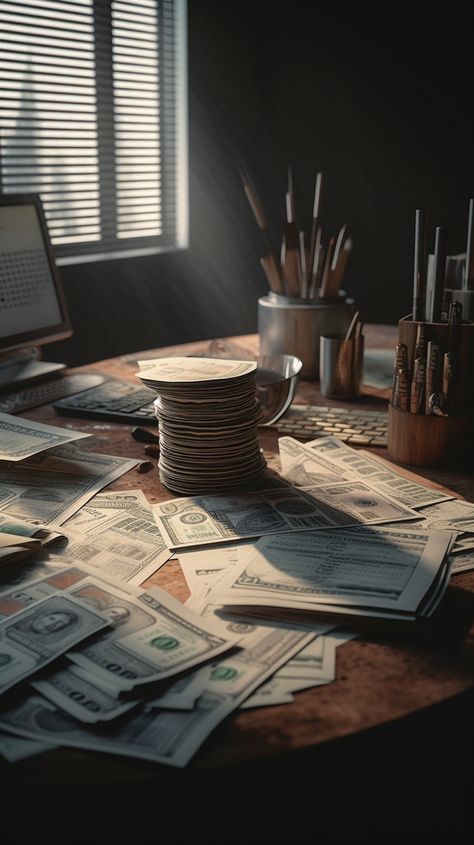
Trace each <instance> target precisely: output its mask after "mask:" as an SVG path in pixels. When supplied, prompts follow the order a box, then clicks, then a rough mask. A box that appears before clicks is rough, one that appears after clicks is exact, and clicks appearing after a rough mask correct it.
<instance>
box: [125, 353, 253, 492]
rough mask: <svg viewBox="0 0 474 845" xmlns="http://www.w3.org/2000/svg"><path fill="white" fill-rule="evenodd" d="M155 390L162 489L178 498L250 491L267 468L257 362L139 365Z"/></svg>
mask: <svg viewBox="0 0 474 845" xmlns="http://www.w3.org/2000/svg"><path fill="white" fill-rule="evenodd" d="M138 363H139V366H140V372H139V373H138V375H139V377H140V378H141V380H142V381H143V383H144V384H145V385H146V386H147V387H151V388H153V389H154V390H156V391H157V393H158V394H159V398H158V399H157V400H156V402H155V408H156V414H157V418H158V422H159V428H160V461H159V464H158V467H159V472H160V478H161V481H162V482H163V484H164V485H165V486H166V487H168V488H169V489H170V490H173V491H175V492H177V493H185V494H188V495H192V494H194V493H205V492H216V491H225V490H235V489H240V488H243V487H249V486H251V485H252V484H254V483H255V482H256V481H258V479H259V478H260V477H261V476H262V474H263V473H264V471H265V469H266V462H265V459H264V457H263V453H262V450H261V448H260V444H259V439H258V420H259V417H260V406H259V403H258V400H257V398H256V384H255V371H256V369H257V365H256V363H255V362H254V361H232V360H222V359H214V358H192V357H189V358H186V357H184V358H158V359H156V360H152V361H139V362H138Z"/></svg>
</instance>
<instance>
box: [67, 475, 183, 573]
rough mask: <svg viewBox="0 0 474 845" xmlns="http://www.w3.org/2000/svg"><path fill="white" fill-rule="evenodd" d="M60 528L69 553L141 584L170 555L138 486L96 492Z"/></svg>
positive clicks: (72, 556)
mask: <svg viewBox="0 0 474 845" xmlns="http://www.w3.org/2000/svg"><path fill="white" fill-rule="evenodd" d="M62 530H63V531H64V533H65V534H66V535H67V536H68V538H69V544H68V550H67V551H68V555H69V557H70V558H73V559H75V560H76V562H77V563H78V564H79V565H80V564H81V562H84V561H85V562H87V563H89V565H91V566H93V567H95V568H97V570H98V571H99V573H100V572H101V571H104V572H107V573H109V574H111V575H113V576H114V577H115V578H117V579H118V580H123V581H124V582H126V583H129V584H135V585H138V584H141V583H142V582H143V581H144V580H146V578H148V577H149V576H150V575H152V574H153V573H154V572H156V571H157V570H158V569H159V568H160V567H161V566H163V564H164V563H166V561H167V560H168V559H169V558H170V557H171V552H170V551H169V549H168V548H167V546H166V545H165V542H164V540H163V537H162V536H161V533H160V529H159V528H158V525H157V523H156V521H155V518H154V516H153V509H152V507H151V505H150V504H149V503H148V501H147V499H146V497H145V496H144V494H143V493H142V491H141V490H126V491H110V492H108V493H98V494H97V495H95V496H94V497H93V498H92V499H91V500H90V501H89V502H88V503H87V504H86V505H84V506H83V507H82V508H81V509H80V510H79V511H78V512H77V513H76V514H74V515H73V516H72V517H70V518H69V519H68V520H66V522H64V523H63V526H62Z"/></svg>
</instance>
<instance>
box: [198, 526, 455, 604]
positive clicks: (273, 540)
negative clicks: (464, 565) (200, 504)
mask: <svg viewBox="0 0 474 845" xmlns="http://www.w3.org/2000/svg"><path fill="white" fill-rule="evenodd" d="M452 542H453V535H449V534H447V533H445V532H441V531H438V532H433V531H430V532H421V531H410V530H409V529H406V530H405V531H402V530H400V529H392V528H390V527H388V526H370V527H369V526H363V527H360V528H357V529H349V528H340V529H338V530H337V531H313V532H311V533H310V532H304V533H299V534H297V533H293V534H285V535H278V536H277V535H275V536H270V537H262V538H261V539H260V540H259V541H258V542H257V543H256V549H255V552H254V553H253V554H252V555H250V556H249V557H247V558H246V559H245V560H244V563H243V565H239V566H238V567H234V568H233V569H232V570H230V572H229V574H228V576H222V578H221V579H220V580H219V581H218V582H217V585H216V586H215V587H214V589H213V590H212V591H211V593H210V600H211V599H214V601H216V602H217V601H219V602H220V603H221V604H224V605H226V606H227V605H229V606H239V607H244V606H245V607H247V606H249V607H250V606H259V607H260V609H261V611H263V609H264V608H289V609H293V610H295V609H299V610H311V609H313V610H319V611H323V612H324V611H325V612H331V613H335V612H337V613H346V614H348V615H354V616H356V615H360V614H363V615H364V616H371V615H374V616H388V617H392V618H393V617H394V618H407V619H408V618H417V617H418V615H424V614H426V613H428V612H432V609H434V607H435V606H436V604H437V602H438V601H439V600H440V598H441V596H442V594H443V592H444V590H445V588H446V584H447V577H448V574H449V567H448V565H447V554H448V552H449V548H450V545H451V544H452Z"/></svg>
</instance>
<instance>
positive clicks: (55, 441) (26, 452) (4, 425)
mask: <svg viewBox="0 0 474 845" xmlns="http://www.w3.org/2000/svg"><path fill="white" fill-rule="evenodd" d="M83 437H90V434H84V433H83V432H81V431H72V429H70V428H59V427H58V426H55V425H44V423H39V422H36V421H35V420H27V419H22V418H19V417H17V416H15V415H14V414H2V413H0V443H1V445H0V460H1V461H22V460H24V459H25V458H29V457H31V455H36V454H37V453H38V452H43V451H44V450H45V449H52V448H53V447H54V446H61V445H63V444H64V443H70V442H71V440H80V439H81V438H83Z"/></svg>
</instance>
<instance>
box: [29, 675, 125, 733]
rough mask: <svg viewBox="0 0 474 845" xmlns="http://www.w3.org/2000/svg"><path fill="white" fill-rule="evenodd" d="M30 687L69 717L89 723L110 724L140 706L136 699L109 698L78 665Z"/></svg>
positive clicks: (39, 680)
mask: <svg viewBox="0 0 474 845" xmlns="http://www.w3.org/2000/svg"><path fill="white" fill-rule="evenodd" d="M30 684H31V686H32V687H33V688H34V689H35V690H37V691H38V692H40V693H41V694H42V695H43V696H44V697H45V698H47V699H48V700H49V701H52V702H53V703H54V704H57V705H58V707H60V708H61V710H64V711H65V712H66V713H69V715H70V716H73V717H74V718H75V719H79V721H80V722H87V723H90V724H95V723H97V722H109V721H111V720H112V719H116V718H118V717H119V716H123V714H124V713H127V712H128V711H129V710H132V709H133V708H134V707H136V706H137V705H138V704H139V701H138V700H136V701H133V700H128V701H120V699H118V698H116V697H115V696H113V695H110V693H107V692H106V691H105V690H103V689H102V688H101V687H100V685H99V684H98V683H97V681H95V677H94V676H93V675H90V676H88V674H87V673H86V672H85V671H84V670H82V669H81V668H80V667H79V666H71V667H70V668H67V669H59V670H57V671H53V672H48V674H47V675H46V676H41V677H39V678H37V679H36V680H33V681H31V682H30Z"/></svg>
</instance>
